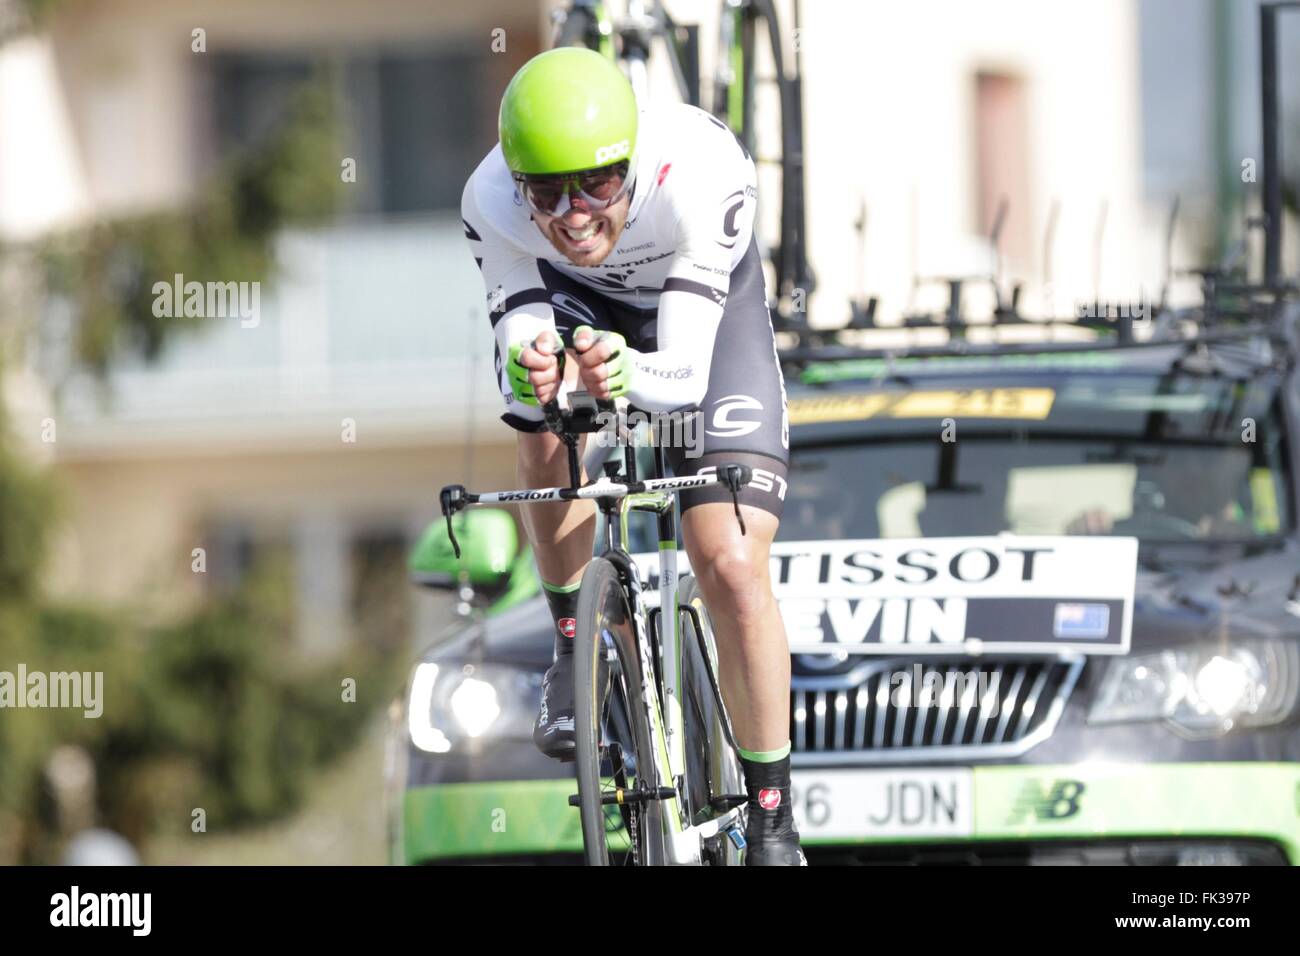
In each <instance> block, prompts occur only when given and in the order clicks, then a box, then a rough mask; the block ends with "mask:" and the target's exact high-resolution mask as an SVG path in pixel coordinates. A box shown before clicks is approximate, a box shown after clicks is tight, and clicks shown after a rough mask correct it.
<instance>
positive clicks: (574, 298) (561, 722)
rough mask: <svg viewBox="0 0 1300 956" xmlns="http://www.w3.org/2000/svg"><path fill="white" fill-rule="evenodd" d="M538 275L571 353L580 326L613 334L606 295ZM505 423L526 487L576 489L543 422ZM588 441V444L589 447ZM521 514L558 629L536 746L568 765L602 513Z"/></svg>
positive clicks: (512, 419) (543, 269) (548, 271)
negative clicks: (586, 584) (583, 601)
mask: <svg viewBox="0 0 1300 956" xmlns="http://www.w3.org/2000/svg"><path fill="white" fill-rule="evenodd" d="M538 271H539V272H540V273H541V276H542V281H543V282H544V283H545V284H546V288H547V290H548V291H550V293H551V304H552V306H553V307H554V308H553V311H554V314H555V327H556V331H557V332H558V333H559V335H560V338H561V339H562V340H563V341H564V342H565V344H566V345H572V343H573V335H572V330H573V329H574V328H576V327H577V326H579V325H584V324H586V325H591V326H593V327H595V328H603V327H608V317H607V310H606V306H605V300H604V299H603V298H602V297H601V296H600V295H598V294H596V293H594V292H592V291H591V290H590V289H587V288H586V287H584V286H582V285H580V284H579V283H577V282H574V281H573V280H572V279H569V278H568V277H567V276H564V275H563V274H561V273H560V272H559V271H558V270H556V269H555V268H554V267H552V266H551V265H550V264H549V263H546V262H543V261H539V262H538ZM497 368H498V374H499V376H500V385H501V390H502V394H503V395H506V394H509V392H510V384H509V382H508V380H507V379H506V378H505V375H504V371H503V370H502V368H501V356H500V354H499V353H498V355H497ZM576 378H577V367H576V365H575V364H574V363H572V362H570V363H568V367H567V369H566V379H568V380H569V381H570V382H573V381H575V380H576ZM502 419H503V420H504V421H505V422H506V423H507V424H508V425H510V426H511V427H512V428H514V429H515V430H516V431H517V432H518V442H517V465H516V470H517V474H518V480H519V485H520V487H522V488H544V487H553V486H565V485H568V483H569V464H568V452H567V450H566V448H565V446H564V443H563V442H562V441H561V440H560V439H559V438H558V437H557V436H555V435H553V434H551V433H550V432H549V431H547V430H546V427H545V426H544V425H543V424H542V423H540V422H531V421H527V420H525V419H523V418H520V417H518V416H516V415H511V414H506V415H503V416H502ZM585 437H586V436H582V438H583V439H584V444H585ZM579 450H580V452H581V450H582V446H580V449H579ZM584 477H585V476H584ZM521 512H522V518H523V525H524V531H525V533H526V534H527V536H528V540H529V543H530V544H531V545H532V548H533V555H534V559H535V560H536V562H537V572H538V576H539V577H540V578H541V581H542V587H543V591H544V593H545V594H546V600H547V603H548V605H549V606H550V610H551V616H552V619H553V620H554V622H555V663H554V664H553V665H552V666H551V668H550V670H548V671H547V672H546V676H545V678H544V679H543V683H542V700H541V706H540V708H539V712H538V720H537V724H536V725H535V727H534V729H533V740H534V742H535V743H536V744H537V746H538V748H539V749H541V750H542V752H543V753H545V754H547V755H548V756H553V757H568V756H569V755H570V754H571V753H572V751H573V661H572V650H573V644H572V641H573V634H574V629H575V626H576V624H575V615H576V613H577V603H578V585H579V583H580V582H581V579H582V572H583V570H584V569H585V568H586V566H587V563H588V562H589V561H590V560H591V552H592V545H593V543H594V541H595V533H596V506H595V503H594V502H591V501H571V502H565V503H555V504H548V505H544V506H541V507H536V508H523V509H521Z"/></svg>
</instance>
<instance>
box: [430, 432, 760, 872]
mask: <svg viewBox="0 0 1300 956" xmlns="http://www.w3.org/2000/svg"><path fill="white" fill-rule="evenodd" d="M561 437H565V436H564V435H562V436H561ZM622 438H623V440H622V441H621V446H622V448H623V466H624V468H625V469H626V474H627V476H628V478H630V479H632V480H629V481H613V480H611V476H610V474H609V469H608V464H607V466H606V469H607V471H606V474H605V475H603V476H601V477H600V478H598V479H596V480H595V481H592V482H589V483H588V484H586V485H580V484H579V481H580V480H581V475H582V472H581V468H580V465H579V462H578V456H577V444H576V441H574V442H569V441H568V439H567V438H566V444H567V445H568V451H569V474H570V477H571V483H572V487H568V488H522V489H517V490H512V491H496V492H488V493H484V494H474V493H471V492H468V491H466V490H465V489H464V488H462V487H461V486H459V485H453V486H449V487H448V488H444V489H443V490H442V493H441V496H440V497H441V501H442V506H443V514H444V515H445V516H446V517H447V521H448V528H449V529H450V522H451V515H452V514H453V513H454V512H455V511H459V510H460V509H462V508H464V507H467V506H470V505H492V504H523V505H535V504H542V503H545V502H556V501H581V500H594V501H595V502H596V505H597V508H598V509H599V510H600V513H601V516H602V523H601V524H602V531H601V547H600V549H599V550H598V551H597V553H596V554H595V555H594V556H593V560H594V559H596V558H607V559H609V560H610V561H612V562H613V563H614V565H615V566H616V567H617V568H618V570H619V573H620V577H621V578H622V579H623V587H624V590H625V593H626V594H627V598H628V607H629V609H630V610H631V612H632V626H633V628H634V630H635V633H636V642H637V648H638V653H639V654H640V655H641V666H642V672H643V673H645V674H654V673H655V669H654V666H653V663H654V660H655V651H654V646H653V641H652V639H651V631H650V628H649V626H648V623H647V616H646V613H645V610H646V604H645V599H644V597H643V593H642V588H641V576H640V574H639V573H638V570H637V565H636V562H635V561H634V560H633V559H632V556H631V554H630V553H629V552H628V532H627V519H628V515H629V514H630V513H631V512H632V511H649V512H652V513H654V514H655V515H656V517H657V521H658V528H657V530H658V540H659V584H658V586H657V588H655V589H654V590H656V591H657V592H658V599H659V601H658V610H659V621H660V622H661V623H660V626H659V628H658V630H657V632H656V633H657V634H658V637H659V640H660V643H661V644H662V651H663V653H662V664H661V669H662V677H663V679H662V687H660V686H658V685H657V684H656V685H655V686H652V687H651V691H652V693H651V694H650V695H648V696H650V697H651V698H652V699H653V700H654V702H655V706H653V707H652V708H651V709H650V714H649V719H650V739H651V747H652V749H653V752H654V755H655V773H656V775H657V777H658V779H655V780H650V781H640V782H641V783H648V785H650V786H652V787H658V786H669V787H671V788H673V789H674V790H675V791H676V796H673V797H668V798H665V799H664V800H662V801H658V803H659V804H660V810H659V812H652V814H651V817H652V819H653V818H657V819H658V821H659V827H660V832H661V835H662V845H663V847H664V853H665V856H666V859H663V860H658V859H651V860H649V862H650V863H668V864H670V865H672V864H676V865H691V864H698V863H699V862H700V859H701V846H702V841H703V840H706V839H709V838H711V837H714V836H716V835H717V834H718V833H719V832H728V831H732V830H733V828H736V827H737V825H738V821H739V817H740V811H741V807H740V806H735V807H732V808H730V809H729V810H726V811H725V812H723V813H721V814H719V815H718V816H716V817H714V818H713V819H711V820H708V821H705V822H704V823H701V824H692V823H690V821H689V820H687V819H686V810H685V803H684V800H683V783H684V781H685V778H686V744H685V739H684V736H685V735H684V728H685V715H684V709H683V704H682V697H683V693H684V684H683V673H682V671H683V663H682V628H681V614H682V611H681V609H680V608H679V607H678V603H677V591H678V586H677V584H678V582H677V554H678V548H677V508H676V505H677V492H678V491H681V490H684V489H687V488H703V487H706V486H709V485H717V484H727V482H726V481H725V480H724V479H723V478H721V477H720V476H719V475H718V474H717V473H715V474H710V475H688V476H686V477H682V478H650V479H646V480H643V481H637V480H635V476H636V446H635V445H634V444H633V443H632V441H631V436H630V435H625V436H622ZM653 447H654V456H655V471H656V473H657V474H659V475H663V474H664V473H665V471H666V467H665V465H666V457H665V454H664V450H663V449H662V448H660V447H659V446H657V445H656V446H653ZM719 470H721V469H719ZM452 543H453V546H454V547H455V548H456V551H457V555H458V556H459V546H457V545H455V539H454V537H453V542H452ZM669 622H671V623H669ZM705 656H706V658H707V654H706V655H705ZM706 664H707V666H709V667H710V668H712V666H713V662H712V661H711V660H706ZM712 683H713V686H714V692H715V694H717V696H718V700H717V705H718V708H719V712H720V713H721V714H722V715H723V720H724V723H725V726H726V732H727V740H728V741H729V742H732V741H734V739H735V738H734V737H733V736H732V733H731V721H730V717H729V716H727V712H726V707H725V706H724V704H723V701H722V699H721V694H720V692H719V691H718V685H717V682H716V680H715V681H713V682H712ZM733 746H734V743H733ZM729 838H730V839H733V840H734V839H735V837H734V836H731V835H729ZM651 855H652V856H653V855H654V854H651Z"/></svg>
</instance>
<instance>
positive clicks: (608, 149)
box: [596, 140, 628, 166]
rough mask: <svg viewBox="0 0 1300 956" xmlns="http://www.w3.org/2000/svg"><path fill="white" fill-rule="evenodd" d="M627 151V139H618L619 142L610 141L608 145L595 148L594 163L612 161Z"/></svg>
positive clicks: (599, 163)
mask: <svg viewBox="0 0 1300 956" xmlns="http://www.w3.org/2000/svg"><path fill="white" fill-rule="evenodd" d="M627 152H628V142H627V140H620V141H619V142H617V143H611V144H610V145H608V146H601V147H600V148H599V149H597V150H596V165H597V166H603V165H605V164H606V163H612V162H613V161H614V160H616V159H619V158H621V157H623V156H626V155H627Z"/></svg>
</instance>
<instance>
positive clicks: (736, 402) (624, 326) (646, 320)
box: [501, 240, 790, 518]
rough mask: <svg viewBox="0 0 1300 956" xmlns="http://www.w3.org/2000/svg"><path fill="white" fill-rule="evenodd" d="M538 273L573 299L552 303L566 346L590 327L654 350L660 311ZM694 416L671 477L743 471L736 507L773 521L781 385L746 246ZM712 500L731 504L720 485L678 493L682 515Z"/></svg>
mask: <svg viewBox="0 0 1300 956" xmlns="http://www.w3.org/2000/svg"><path fill="white" fill-rule="evenodd" d="M537 268H538V271H539V272H541V275H542V281H543V282H544V283H545V284H546V287H547V289H548V290H550V291H553V292H563V293H565V295H566V296H572V297H573V298H574V299H577V300H578V303H579V305H578V306H577V307H571V308H565V307H564V305H563V299H559V300H556V299H555V297H552V305H553V306H554V312H555V327H556V330H557V331H558V332H559V335H560V338H561V339H563V340H564V344H565V345H566V346H567V347H569V348H572V347H573V330H574V329H576V328H578V327H579V326H583V325H590V326H591V327H592V328H595V329H604V330H608V331H611V332H618V333H619V334H620V335H622V336H623V337H624V338H625V339H626V340H627V344H628V345H629V346H631V347H632V348H634V349H636V350H637V351H639V352H654V351H656V350H657V349H658V348H659V345H658V338H657V332H658V321H659V314H658V310H656V309H636V308H633V307H632V306H629V305H624V304H623V303H622V302H618V301H616V300H614V299H610V298H607V297H606V296H603V295H601V294H600V293H599V292H597V291H596V290H594V289H592V288H590V287H589V286H585V285H583V284H582V283H580V282H578V281H576V280H574V279H572V278H570V277H569V276H566V275H564V274H563V273H562V272H560V271H559V270H558V269H556V268H555V267H554V266H552V265H551V264H550V263H549V262H546V261H545V260H541V259H539V260H538V262H537ZM584 312H585V313H589V314H583V313H584ZM693 416H694V417H693V419H692V421H690V422H683V423H682V428H681V431H680V434H682V435H689V436H691V439H692V440H691V441H690V442H689V443H684V442H680V441H674V442H672V443H670V447H669V454H668V458H669V461H670V462H671V464H672V468H673V472H674V473H675V474H677V475H693V474H697V473H699V472H700V471H704V470H711V469H714V468H717V466H718V465H721V464H725V463H728V462H736V463H738V464H743V465H748V466H749V467H750V468H751V470H752V471H753V479H752V480H751V482H750V483H749V484H748V485H747V486H746V487H745V488H744V489H743V490H742V491H741V494H740V500H741V502H742V503H744V504H748V505H753V506H754V507H756V508H762V509H763V510H764V511H768V512H771V513H772V514H774V515H776V516H777V517H778V518H779V517H780V516H781V509H782V506H783V505H784V503H785V492H786V467H787V465H788V464H789V460H790V452H789V448H790V441H789V424H788V420H787V418H786V408H785V382H784V380H783V379H782V377H781V366H780V363H779V362H778V361H777V357H776V339H775V336H774V335H773V334H772V317H771V314H770V313H769V312H768V309H767V294H766V291H765V289H764V286H763V264H762V261H761V259H760V257H759V253H758V244H757V243H756V242H754V241H752V240H751V242H750V245H749V250H748V251H747V252H746V253H745V257H744V258H743V259H742V260H741V261H740V264H739V265H738V266H736V269H735V271H734V272H732V274H731V283H730V287H729V289H728V292H727V302H726V305H725V306H723V310H722V321H721V323H720V324H719V326H718V334H717V338H715V339H714V343H713V358H712V361H711V363H710V365H709V386H708V390H707V391H706V392H705V396H704V401H703V403H702V404H701V406H700V409H699V411H697V412H694V413H693ZM501 417H502V419H503V420H504V421H505V422H506V423H507V424H509V425H510V426H512V427H513V428H516V429H518V430H519V431H527V432H539V431H544V430H545V427H546V426H545V425H543V424H542V423H541V422H530V421H527V420H526V419H522V418H519V417H518V416H516V415H509V414H506V415H503V416H501ZM687 446H688V447H687ZM710 501H724V502H727V503H730V502H731V494H730V492H728V491H727V490H726V488H725V487H721V486H716V485H714V486H710V487H708V488H702V489H700V490H699V491H686V492H683V493H682V495H681V507H682V510H686V509H687V508H690V507H693V506H694V505H698V504H703V503H705V502H710Z"/></svg>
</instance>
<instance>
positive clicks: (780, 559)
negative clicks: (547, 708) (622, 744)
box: [390, 297, 1300, 865]
mask: <svg viewBox="0 0 1300 956" xmlns="http://www.w3.org/2000/svg"><path fill="white" fill-rule="evenodd" d="M1094 324H1097V323H1094ZM1141 324H1142V323H1141V322H1140V321H1139V323H1138V325H1139V326H1140V325H1141ZM1150 324H1151V328H1148V329H1146V330H1145V334H1138V333H1140V332H1142V331H1143V330H1142V329H1138V330H1134V329H1133V328H1132V327H1131V323H1126V324H1125V326H1124V327H1123V328H1121V329H1119V330H1118V331H1119V334H1112V333H1111V332H1107V331H1105V330H1103V331H1101V332H1098V333H1097V338H1096V340H1094V341H1089V342H1072V343H1068V344H1051V343H1039V344H1032V345H1021V346H1018V347H1015V348H1008V347H1006V346H999V347H994V346H988V347H981V346H975V345H971V344H970V343H969V342H967V341H965V340H964V339H963V338H960V337H957V336H954V338H953V341H952V342H950V343H949V345H947V346H945V347H942V348H938V349H919V350H904V351H903V352H901V353H900V352H898V351H897V350H895V351H893V352H890V353H881V352H879V351H878V350H871V349H862V348H854V347H846V346H842V345H833V346H823V347H812V348H803V349H799V350H795V351H794V352H792V353H787V355H786V362H785V365H786V378H787V388H788V413H789V425H790V445H791V464H790V472H789V476H790V477H789V486H788V489H787V498H786V504H785V514H784V518H783V520H782V525H781V531H780V534H779V536H778V540H777V543H776V545H775V546H774V548H773V557H772V574H773V584H774V589H775V592H776V595H777V598H778V600H779V601H780V603H781V610H782V614H783V618H784V620H785V623H786V629H787V633H788V635H789V638H790V644H791V653H792V688H791V741H792V748H793V750H792V764H793V784H794V787H793V792H792V800H793V801H794V804H795V812H796V817H797V820H798V824H799V828H800V832H801V834H802V837H803V842H804V846H805V849H806V852H807V855H808V858H809V861H810V863H813V864H814V865H815V864H817V863H825V862H907V863H927V862H939V863H983V862H1022V863H1044V862H1046V863H1051V862H1081V863H1133V864H1202V863H1241V864H1267V863H1278V864H1280V863H1296V862H1298V861H1300V724H1298V722H1297V697H1298V695H1300V537H1298V536H1297V530H1296V520H1295V516H1296V513H1297V508H1298V507H1300V501H1298V499H1297V486H1296V479H1295V476H1296V474H1297V467H1298V466H1300V459H1298V458H1297V455H1298V454H1300V373H1298V372H1297V368H1296V356H1297V354H1298V350H1297V345H1296V342H1297V334H1298V332H1297V328H1298V324H1300V310H1298V309H1297V307H1296V304H1295V303H1294V302H1289V301H1287V300H1286V298H1285V297H1277V299H1276V301H1274V302H1272V303H1271V304H1270V305H1268V306H1267V307H1257V306H1252V307H1251V308H1249V309H1247V310H1246V314H1245V315H1244V316H1243V315H1242V314H1240V312H1233V311H1231V310H1225V311H1219V309H1218V306H1216V304H1215V303H1213V302H1210V303H1208V304H1207V305H1206V306H1204V307H1202V308H1200V309H1197V310H1193V311H1188V312H1183V313H1178V314H1174V313H1169V314H1167V315H1165V316H1164V317H1163V318H1162V319H1158V320H1153V321H1152V322H1151V323H1150ZM708 412H709V410H708V409H705V410H703V414H706V415H707V414H708ZM468 517H469V518H474V519H475V523H474V524H473V525H472V526H471V527H470V528H469V529H467V530H466V531H465V532H464V533H460V532H458V536H459V537H461V539H462V542H464V543H466V546H467V554H466V560H467V562H468V563H467V564H466V565H465V566H464V570H465V571H466V574H467V577H468V583H469V584H471V585H473V586H474V587H477V588H478V590H479V598H478V602H479V604H480V605H483V604H484V603H485V602H486V601H488V600H492V601H494V602H495V603H494V604H492V605H491V606H489V607H486V609H479V610H476V611H472V612H471V613H470V614H469V615H468V616H466V617H465V618H463V619H462V620H461V621H460V622H458V624H457V625H456V626H455V627H454V628H453V631H452V633H450V634H447V635H444V636H443V637H442V639H440V640H439V641H437V642H436V643H435V644H434V645H433V646H432V647H431V649H430V650H429V651H428V652H427V653H426V654H425V655H424V656H423V659H422V660H421V661H420V662H419V663H418V664H417V666H416V668H415V670H414V672H413V674H412V679H411V682H410V685H409V687H408V692H407V694H406V696H405V698H404V699H403V700H402V701H400V702H399V705H398V706H397V707H396V708H395V721H394V735H393V739H392V760H391V762H390V765H391V771H392V774H391V780H390V783H391V785H392V787H393V799H392V802H391V808H392V822H393V826H392V833H393V857H394V859H395V860H396V861H400V862H410V863H414V862H421V863H425V862H471V861H483V862H508V861H511V862H530V863H539V862H547V861H555V862H571V861H575V860H577V859H578V856H577V854H578V853H579V851H580V850H581V837H580V833H579V830H578V819H577V812H576V811H575V810H574V809H573V808H572V807H570V806H569V804H568V797H569V795H570V794H571V793H572V792H574V783H573V780H572V776H571V768H570V767H569V765H565V764H560V763H556V762H554V761H551V760H549V759H547V758H545V757H543V756H542V755H541V754H540V753H538V752H537V751H536V750H535V749H534V747H533V744H532V741H531V727H532V720H533V715H534V711H535V709H536V701H537V696H538V693H539V687H540V681H541V675H542V673H543V672H544V671H545V669H546V667H547V666H549V664H550V660H551V657H550V655H551V647H552V638H551V628H550V623H549V620H550V619H549V616H548V615H547V613H546V609H545V606H544V602H543V601H542V599H541V598H540V597H538V596H536V587H537V585H536V578H535V575H534V572H533V571H532V566H531V561H530V559H529V557H528V555H527V552H526V551H525V552H519V551H518V550H517V547H516V537H515V531H514V525H513V522H512V521H511V520H510V518H509V516H508V515H506V514H505V513H504V512H497V513H492V512H482V514H481V515H479V516H474V515H470V516H468ZM479 519H481V520H479ZM630 533H631V535H632V539H633V547H634V548H635V547H636V546H637V541H638V540H639V541H640V550H641V551H642V552H643V553H642V554H640V555H638V561H639V563H641V564H642V565H643V567H644V568H645V569H646V573H647V574H648V575H650V576H653V575H654V574H656V573H657V571H656V569H655V562H654V558H655V553H654V542H653V528H652V527H649V526H647V527H644V528H638V527H636V526H633V527H631V528H630ZM638 535H639V536H640V538H638ZM413 567H414V568H415V569H416V570H417V572H419V573H421V574H423V575H424V576H425V578H426V580H433V581H435V582H439V581H440V582H445V583H450V582H453V581H454V580H456V575H457V571H458V567H459V566H458V565H456V563H455V562H454V561H452V560H451V559H450V556H449V553H448V551H447V548H446V533H445V530H443V528H442V526H441V522H438V523H435V524H434V525H432V526H431V527H430V531H429V533H428V534H427V535H426V537H425V540H424V541H423V542H422V543H421V547H420V548H419V549H417V552H416V554H415V555H414V557H413ZM503 589H504V592H503Z"/></svg>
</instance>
